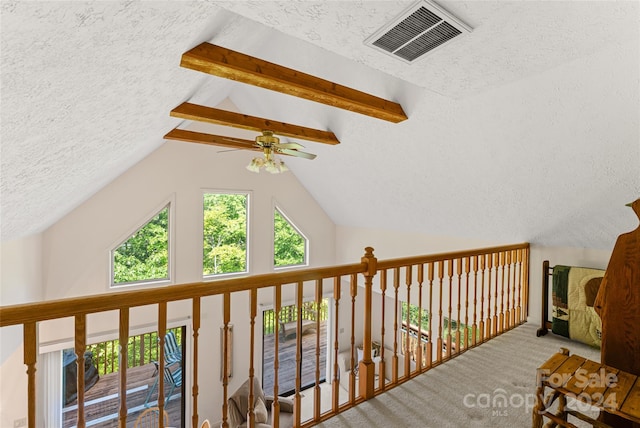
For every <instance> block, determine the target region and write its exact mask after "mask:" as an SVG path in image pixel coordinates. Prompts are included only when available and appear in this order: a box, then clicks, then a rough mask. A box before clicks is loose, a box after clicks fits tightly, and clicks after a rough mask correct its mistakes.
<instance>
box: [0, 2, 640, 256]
mask: <svg viewBox="0 0 640 428" xmlns="http://www.w3.org/2000/svg"><path fill="white" fill-rule="evenodd" d="M413 3H414V2H412V1H329V2H325V1H281V2H277V1H228V2H223V1H209V2H202V1H185V2H129V1H126V2H116V1H113V2H64V3H62V2H27V1H3V2H2V3H1V6H0V7H1V14H2V15H1V17H0V18H1V25H2V31H0V37H1V60H2V73H1V76H0V77H1V84H2V87H1V94H0V96H1V106H0V107H1V120H2V122H1V130H0V133H1V134H0V136H1V138H2V143H1V144H2V146H1V149H0V155H1V159H0V167H1V171H0V198H1V199H0V203H1V210H2V211H1V223H0V228H1V234H2V240H3V241H5V240H11V239H17V238H20V237H24V236H28V235H30V234H33V233H38V232H41V231H43V230H45V229H46V228H47V227H48V226H50V225H51V224H53V223H54V222H56V221H57V220H58V219H60V218H61V217H62V216H64V215H65V214H66V213H68V212H69V211H70V210H72V209H73V208H74V207H76V206H77V205H78V204H80V203H82V202H83V201H84V200H86V199H87V198H88V197H90V196H91V195H93V194H94V193H95V192H97V191H98V190H99V189H101V188H102V187H103V186H105V185H106V184H107V183H109V182H110V181H111V180H113V179H114V178H115V177H117V176H118V175H120V174H121V173H123V172H124V171H125V170H127V169H128V168H130V167H131V166H132V165H134V164H135V163H136V162H138V161H139V160H141V159H142V158H143V157H145V156H146V155H148V154H149V153H151V152H152V151H154V150H155V149H157V148H158V147H160V146H161V145H162V144H165V143H166V140H164V139H163V136H164V135H165V134H166V133H167V132H169V131H170V130H171V129H173V128H174V127H176V126H182V127H186V128H188V127H189V126H191V125H190V123H189V122H183V121H182V119H180V118H176V117H171V116H170V115H169V112H170V111H171V110H172V109H174V108H175V107H176V106H178V105H180V104H181V103H182V102H184V101H189V102H191V103H196V104H201V105H205V106H209V107H216V106H218V105H220V103H223V105H233V106H235V108H236V109H237V111H238V112H240V113H242V114H246V115H252V116H255V117H262V118H269V119H271V120H274V121H281V122H286V123H289V124H296V125H298V126H303V127H309V128H315V129H320V130H325V131H330V132H332V133H334V134H335V135H336V136H337V138H338V140H340V142H341V144H339V145H335V146H331V145H325V144H314V143H310V145H311V144H313V147H312V150H309V151H312V152H313V153H316V154H317V155H318V157H317V159H315V160H314V161H312V162H310V161H307V160H304V159H293V160H290V161H289V160H288V165H289V167H290V168H291V170H292V173H293V174H294V175H295V176H296V177H297V178H298V179H299V180H300V181H301V182H302V184H303V185H304V186H305V187H306V188H307V189H308V190H309V192H310V193H311V194H312V195H313V196H314V197H315V198H316V200H317V201H318V202H319V203H320V204H321V206H322V207H323V208H324V209H325V211H326V212H327V213H328V214H329V216H330V217H331V218H332V219H333V220H334V222H335V223H336V224H338V225H346V226H360V227H371V228H384V229H391V230H402V231H413V232H415V233H423V234H425V235H440V236H442V235H444V236H455V237H469V238H475V239H486V240H492V241H504V242H514V241H523V240H527V241H530V242H533V243H535V244H540V245H558V246H572V247H588V248H601V249H609V248H611V247H612V245H613V242H614V241H615V238H616V236H617V235H618V234H620V233H622V232H625V231H628V230H631V229H632V228H634V227H636V225H637V222H636V221H635V220H634V218H633V215H632V213H631V211H630V209H629V208H625V207H624V204H625V203H627V202H630V201H631V200H634V199H636V198H638V197H639V196H640V118H639V116H640V113H639V111H640V83H639V81H640V4H639V2H638V1H628V2H624V1H595V2H587V1H512V2H508V1H498V2H489V1H474V0H470V1H440V2H438V4H439V5H440V6H442V7H444V8H445V9H447V10H448V11H449V12H450V13H452V14H453V15H455V16H457V17H458V18H459V19H461V20H462V21H463V22H465V23H466V24H467V25H468V26H470V27H471V28H472V29H473V31H472V32H471V33H470V34H468V35H466V36H464V37H461V38H460V40H457V41H454V42H452V43H450V44H449V45H447V46H444V47H443V48H441V49H439V50H438V51H435V52H433V53H431V54H429V55H426V56H425V57H423V58H421V59H419V60H416V61H415V62H414V63H413V64H407V63H405V62H402V61H399V60H398V59H395V58H392V57H391V56H388V55H385V54H382V53H380V52H378V51H376V50H374V49H372V48H371V47H369V46H366V45H365V44H364V43H363V41H364V40H365V39H366V38H367V37H369V36H370V35H371V34H373V33H374V32H376V31H377V30H378V29H379V28H380V27H382V26H383V25H385V24H386V23H388V22H390V21H391V20H392V19H393V18H394V17H395V16H396V15H397V14H398V13H400V12H401V11H402V10H403V9H405V8H406V7H407V6H410V5H411V4H413ZM202 42H210V43H213V44H215V45H218V46H224V47H227V48H229V49H233V50H235V51H238V52H242V53H244V54H247V55H251V56H254V57H256V58H261V59H263V60H266V61H270V62H273V63H276V64H280V65H283V66H286V67H289V68H291V69H294V70H299V71H301V72H304V73H308V74H311V75H314V76H317V77H320V78H322V79H326V80H329V81H332V82H336V83H338V84H341V85H345V86H347V87H350V88H354V89H357V90H360V91H364V92H367V93H370V94H373V95H375V96H378V97H381V98H384V99H387V100H391V101H394V102H397V103H399V104H400V105H401V106H402V108H403V109H404V111H405V112H406V114H407V116H408V119H407V120H405V121H402V122H400V123H391V122H388V121H385V120H380V119H376V118H372V117H369V116H365V115H362V114H359V113H355V112H351V111H347V110H343V109H337V108H333V107H331V106H327V105H324V104H320V103H315V102H312V101H309V100H305V99H301V98H297V97H293V96H290V95H286V94H282V93H278V92H274V91H270V90H268V89H263V88H258V87H255V86H252V85H247V84H244V83H239V82H234V81H232V80H228V79H224V78H220V77H216V76H211V75H208V74H205V73H200V72H197V71H194V70H189V69H186V68H182V67H180V66H179V64H180V58H181V55H182V54H183V53H184V52H186V51H188V50H189V49H191V48H193V47H195V46H197V45H199V44H200V43H202ZM232 135H233V134H232ZM237 135H238V136H239V137H244V136H246V133H245V134H242V132H238V134H237ZM310 145H308V147H310ZM252 156H253V153H250V152H247V160H249V159H250V158H251V157H252ZM239 173H249V172H246V171H245V172H239Z"/></svg>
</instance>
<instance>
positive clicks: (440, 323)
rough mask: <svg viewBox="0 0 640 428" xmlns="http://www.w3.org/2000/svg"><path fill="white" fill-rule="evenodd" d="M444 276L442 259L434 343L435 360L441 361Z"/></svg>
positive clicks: (439, 267)
mask: <svg viewBox="0 0 640 428" xmlns="http://www.w3.org/2000/svg"><path fill="white" fill-rule="evenodd" d="M443 278H444V261H442V260H441V261H439V262H438V282H439V283H440V304H439V306H438V318H439V320H438V342H437V345H436V348H437V349H436V361H437V362H441V361H442V345H443V342H442V282H443Z"/></svg>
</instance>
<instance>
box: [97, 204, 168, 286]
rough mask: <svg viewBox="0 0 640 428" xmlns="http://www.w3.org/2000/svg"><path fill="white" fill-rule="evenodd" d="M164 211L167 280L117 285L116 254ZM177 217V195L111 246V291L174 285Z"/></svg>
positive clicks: (109, 281)
mask: <svg viewBox="0 0 640 428" xmlns="http://www.w3.org/2000/svg"><path fill="white" fill-rule="evenodd" d="M164 209H167V278H158V279H144V280H139V281H130V282H121V283H117V284H116V283H115V281H114V280H115V278H114V277H115V272H114V267H115V266H114V253H115V251H116V250H117V249H118V248H120V246H121V245H122V244H124V243H125V242H126V241H127V240H128V239H129V238H131V236H132V235H133V234H135V233H136V232H137V231H139V230H140V229H142V228H143V227H145V226H146V225H147V224H148V223H149V222H150V221H151V220H153V219H154V218H155V217H156V216H157V215H158V214H160V213H161V212H162V211H163V210H164ZM174 217H175V195H172V196H171V197H170V198H169V199H167V200H165V201H164V202H163V203H162V204H160V205H158V206H156V208H155V209H154V210H153V211H151V212H150V214H147V215H146V216H145V217H144V220H143V221H141V222H140V221H139V222H137V223H136V226H134V227H133V228H131V229H129V231H128V232H127V233H126V234H124V235H122V236H123V237H122V236H121V237H120V238H119V239H118V240H117V241H116V244H114V245H111V247H110V248H111V249H110V250H109V254H108V257H109V279H108V284H109V287H108V288H109V290H115V289H122V288H128V287H136V286H143V287H144V286H158V285H166V284H173V282H174V280H173V278H174V277H175V275H174V259H175V257H174V256H175V252H174V242H175V239H174V232H175V227H174V221H173V219H174Z"/></svg>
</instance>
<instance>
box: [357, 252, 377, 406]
mask: <svg viewBox="0 0 640 428" xmlns="http://www.w3.org/2000/svg"><path fill="white" fill-rule="evenodd" d="M364 251H365V254H364V256H363V257H362V258H361V259H360V261H361V262H362V263H366V264H367V271H366V272H365V273H364V320H363V323H364V331H363V339H362V347H363V349H362V351H363V352H362V361H360V368H359V369H358V372H359V377H360V396H361V397H363V398H364V399H365V400H368V399H370V398H372V397H373V394H374V387H375V365H374V363H373V361H372V360H371V342H372V340H371V319H372V301H373V277H374V276H375V275H376V272H377V267H376V264H377V259H376V258H375V257H374V255H373V248H371V247H367V248H365V249H364Z"/></svg>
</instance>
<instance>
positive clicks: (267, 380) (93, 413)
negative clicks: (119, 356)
mask: <svg viewBox="0 0 640 428" xmlns="http://www.w3.org/2000/svg"><path fill="white" fill-rule="evenodd" d="M316 333H319V334H320V347H319V360H320V379H321V381H324V379H325V376H326V374H325V367H326V361H327V322H326V321H322V322H321V323H320V331H319V332H316V330H315V329H309V330H307V331H305V333H304V334H303V336H302V383H301V384H302V385H303V388H305V387H306V386H311V385H313V384H314V383H315V379H316V343H317V342H316V341H317V339H316ZM276 339H277V340H279V364H280V369H279V373H278V385H279V391H280V394H281V395H283V394H286V392H288V391H294V390H295V376H296V371H295V368H296V343H297V340H296V337H295V335H290V336H287V337H286V338H284V337H283V336H282V335H280V334H272V335H268V336H265V337H264V342H263V350H264V353H263V358H264V360H263V361H264V374H263V376H264V379H263V388H264V390H265V393H266V394H271V391H273V383H274V371H273V364H274V356H275V353H274V344H275V343H274V341H275V340H276ZM154 372H155V366H154V365H153V364H146V365H144V366H141V367H133V368H130V369H128V370H127V408H128V410H129V415H128V417H127V427H133V424H134V422H135V420H136V418H137V417H138V415H139V414H140V413H141V412H142V411H143V410H144V409H145V407H144V401H145V398H146V397H147V393H148V392H149V389H150V388H152V386H153V383H154V382H155V380H156V377H155V376H154ZM118 382H119V380H118V373H112V374H109V375H105V376H101V377H100V380H99V381H98V382H97V383H96V384H95V385H94V386H93V387H91V388H90V389H89V390H88V391H86V392H85V420H86V422H87V427H98V428H116V427H118V408H119V405H120V402H119V397H118ZM323 386H324V385H323ZM324 389H325V388H323V390H324ZM168 393H169V386H168V385H165V397H166V396H167V394H168ZM229 393H230V394H231V393H233V391H229ZM323 394H326V393H324V392H323ZM304 395H305V396H308V397H309V398H310V397H312V396H313V392H312V391H308V392H305V394H304ZM157 396H158V394H157V391H156V392H155V393H154V394H153V396H152V402H151V404H155V401H154V400H157ZM343 398H346V395H345V396H344V397H341V399H343ZM329 403H330V400H329V399H328V398H325V399H323V407H325V406H328V405H329ZM312 406H313V405H312V404H311V407H312ZM303 407H306V406H303ZM75 409H77V403H76V402H75V401H74V402H72V403H71V404H70V405H69V406H67V407H66V408H65V409H63V428H72V427H75V426H76V421H77V413H76V412H75ZM181 409H182V393H181V391H179V390H176V391H174V393H173V395H172V397H171V400H170V401H169V403H168V405H167V407H166V410H167V412H168V413H169V422H170V424H171V426H176V427H178V426H185V425H184V424H183V423H181V422H182V420H183V418H182V415H181ZM187 419H188V418H187Z"/></svg>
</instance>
